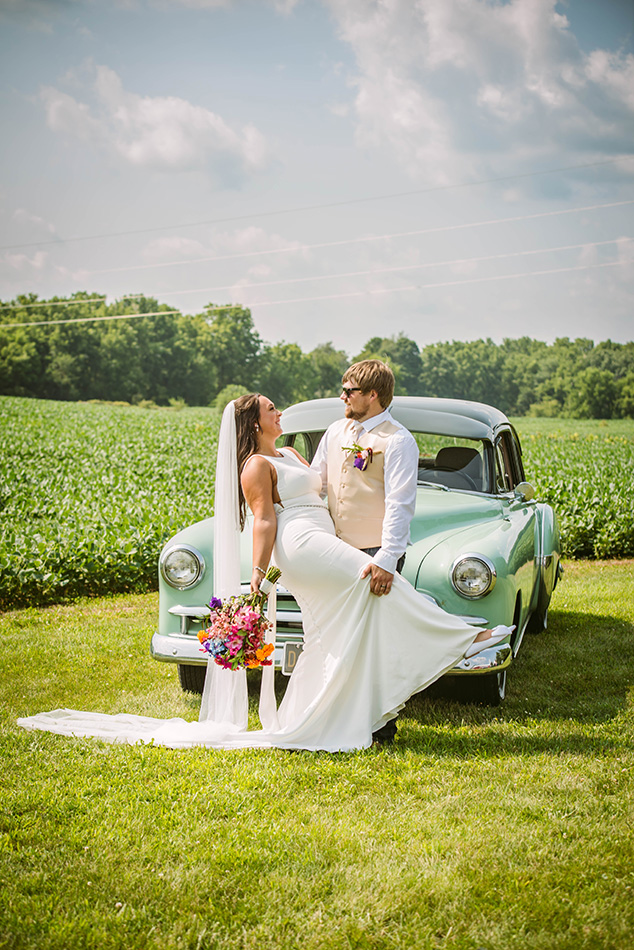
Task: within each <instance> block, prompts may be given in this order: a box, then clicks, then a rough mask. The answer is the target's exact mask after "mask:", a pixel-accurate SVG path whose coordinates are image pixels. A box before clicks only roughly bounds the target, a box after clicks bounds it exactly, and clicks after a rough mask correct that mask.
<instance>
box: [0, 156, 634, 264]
mask: <svg viewBox="0 0 634 950" xmlns="http://www.w3.org/2000/svg"><path fill="white" fill-rule="evenodd" d="M632 158H634V156H633V155H623V156H621V157H620V158H612V159H608V160H606V161H602V162H586V163H584V164H582V165H566V166H562V167H560V168H546V169H544V170H543V171H538V172H522V173H520V174H518V175H501V176H499V177H498V178H482V179H480V180H478V181H467V182H457V183H455V184H450V185H435V186H434V187H432V188H418V189H415V190H414V191H401V192H395V193H393V194H388V195H373V196H368V197H365V198H349V199H347V200H346V201H332V202H328V203H325V204H316V205H304V206H303V207H296V208H283V209H279V210H277V211H259V212H258V211H255V212H251V213H249V214H241V215H233V216H231V217H225V218H209V219H207V220H205V221H191V222H188V223H185V224H165V225H161V226H158V227H155V228H137V229H133V230H129V231H109V232H105V233H103V234H83V235H76V236H74V237H69V238H57V239H52V240H49V241H31V242H29V243H25V244H3V245H0V250H14V249H17V248H23V247H43V246H45V245H49V244H68V243H70V242H75V241H97V240H101V239H102V238H111V237H127V236H130V235H134V234H155V233H157V232H158V231H174V230H179V229H183V228H198V227H203V226H205V225H209V224H227V223H229V222H231V221H245V220H251V219H253V218H271V217H276V216H280V215H285V214H297V213H299V212H305V211H319V210H322V209H326V208H343V207H347V206H350V205H356V204H364V203H366V202H370V201H388V200H391V199H393V198H410V197H413V196H414V195H425V194H430V193H431V192H435V191H449V190H451V189H452V188H472V187H475V186H478V185H491V184H495V183H497V182H503V181H518V180H519V179H522V178H536V177H539V176H541V175H554V174H557V173H558V172H567V171H577V170H582V169H584V168H597V167H599V166H602V165H616V164H618V163H619V162H622V161H630V160H631V159H632Z"/></svg>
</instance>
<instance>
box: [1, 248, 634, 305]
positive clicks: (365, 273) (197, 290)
mask: <svg viewBox="0 0 634 950" xmlns="http://www.w3.org/2000/svg"><path fill="white" fill-rule="evenodd" d="M620 240H631V238H629V237H625V236H624V237H620V238H611V239H610V240H608V241H586V242H584V243H581V244H564V245H559V246H557V247H542V248H537V249H536V250H531V251H510V252H508V253H506V254H488V255H485V256H483V257H462V258H455V259H454V260H450V261H426V262H425V263H422V264H401V265H398V266H395V267H376V268H371V269H370V270H358V271H347V272H339V273H335V274H317V275H315V276H311V277H289V278H284V279H282V280H263V281H253V282H251V283H248V284H238V283H236V282H235V281H234V283H232V284H221V285H219V286H217V287H194V288H187V289H185V290H161V291H149V292H147V293H142V294H125V295H124V296H123V299H124V300H139V299H142V298H144V297H158V296H163V297H172V296H174V295H177V296H184V295H185V294H203V293H217V292H218V291H221V290H250V289H251V288H253V287H277V286H280V285H282V286H284V285H286V284H305V283H309V282H310V281H316V280H336V279H337V278H347V277H370V276H373V275H375V274H394V273H399V272H401V271H409V270H422V269H428V268H430V267H450V266H456V265H459V264H460V265H464V264H480V263H483V262H485V261H499V260H505V259H507V258H510V257H531V256H534V255H535V254H555V253H557V252H559V251H576V250H580V249H584V250H585V249H587V248H594V247H605V246H606V245H608V244H616V243H617V242H618V241H620ZM105 300H106V298H105V296H100V297H91V298H88V299H85V298H84V299H80V300H60V301H45V300H43V301H39V302H37V303H32V304H24V305H23V306H21V305H20V304H12V305H9V306H6V307H0V312H2V311H4V310H28V309H31V308H34V307H64V306H66V307H74V306H78V305H80V304H92V303H94V304H103V303H105Z"/></svg>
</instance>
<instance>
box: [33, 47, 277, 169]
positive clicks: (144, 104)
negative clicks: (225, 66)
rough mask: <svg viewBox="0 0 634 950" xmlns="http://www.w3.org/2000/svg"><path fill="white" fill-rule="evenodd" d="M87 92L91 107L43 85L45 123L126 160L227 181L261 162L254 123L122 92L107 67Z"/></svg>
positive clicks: (263, 152) (263, 151) (263, 149)
mask: <svg viewBox="0 0 634 950" xmlns="http://www.w3.org/2000/svg"><path fill="white" fill-rule="evenodd" d="M90 93H91V94H92V98H93V100H94V105H93V106H91V105H89V104H87V103H86V102H80V101H78V100H77V99H75V98H73V97H72V96H70V95H68V94H67V93H65V92H62V91H61V90H59V89H57V88H54V87H51V86H49V87H46V88H43V89H42V90H41V93H40V96H41V99H42V101H43V102H44V105H45V108H46V115H47V122H48V125H49V128H51V129H52V130H53V131H55V132H61V133H64V134H66V135H69V136H75V137H77V138H80V139H83V140H85V141H89V142H91V143H92V144H94V145H95V146H98V147H100V148H102V149H108V150H112V151H114V152H115V153H116V154H117V155H118V156H119V157H120V158H122V159H123V160H124V161H126V162H128V163H129V164H131V165H136V166H139V167H143V168H155V169H158V170H163V171H165V170H176V171H188V170H192V169H196V170H202V171H207V172H212V173H213V174H214V175H215V176H216V177H217V178H219V179H220V180H221V181H222V182H223V183H225V184H229V185H235V184H237V183H238V182H239V181H240V180H241V179H243V178H244V177H245V176H246V175H248V174H251V173H253V172H255V171H257V170H258V169H260V168H262V167H263V166H264V165H265V164H266V162H267V159H268V155H267V146H266V142H265V140H264V137H263V136H262V134H261V133H260V132H259V131H258V129H256V128H255V126H253V125H245V126H243V127H242V128H240V129H236V128H233V127H232V126H231V125H229V124H228V123H227V122H226V121H225V120H224V119H223V118H222V117H221V116H219V115H217V114H216V113H214V112H211V111H210V110H209V109H206V108H204V107H202V106H196V105H193V104H192V103H191V102H188V101H187V100H185V99H180V98H177V97H176V96H155V97H151V96H140V95H138V94H136V93H132V92H128V91H127V90H126V89H124V87H123V83H122V82H121V79H120V78H119V76H118V75H117V74H116V73H115V72H114V70H112V69H109V68H108V67H107V66H98V67H96V68H95V70H94V82H93V83H92V88H91V90H90Z"/></svg>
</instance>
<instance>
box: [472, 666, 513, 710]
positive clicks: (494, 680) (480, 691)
mask: <svg viewBox="0 0 634 950" xmlns="http://www.w3.org/2000/svg"><path fill="white" fill-rule="evenodd" d="M505 696H506V670H501V671H500V672H499V673H487V674H486V675H482V676H474V677H472V678H470V681H469V684H468V694H467V697H466V698H468V699H469V700H470V702H472V703H480V704H481V705H483V706H499V705H500V703H502V702H504V697H505Z"/></svg>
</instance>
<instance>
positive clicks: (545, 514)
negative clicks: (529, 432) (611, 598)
mask: <svg viewBox="0 0 634 950" xmlns="http://www.w3.org/2000/svg"><path fill="white" fill-rule="evenodd" d="M391 408H392V414H393V416H394V418H395V419H397V420H398V421H399V422H401V423H402V424H403V425H405V426H407V428H408V429H409V430H410V431H411V432H412V433H413V434H414V436H415V438H416V440H417V442H418V446H419V451H420V458H419V464H418V498H417V504H416V513H415V515H414V519H413V521H412V525H411V542H412V543H411V546H410V547H408V549H407V557H406V559H405V567H404V569H403V575H404V577H406V578H407V580H409V581H410V583H411V584H413V585H414V587H416V589H417V590H418V591H420V592H421V594H424V595H425V596H427V597H429V598H431V599H433V600H434V601H436V603H438V604H439V605H440V606H441V607H443V609H444V610H447V611H449V612H450V613H453V614H456V615H458V616H460V617H462V618H463V619H465V620H466V621H467V622H469V623H472V624H473V625H474V626H494V625H496V624H506V625H508V626H511V625H514V626H515V633H514V634H513V637H512V638H511V640H510V642H507V643H502V644H499V645H497V646H495V647H492V648H490V649H488V650H483V651H482V652H481V653H478V654H476V656H473V657H471V658H469V659H465V660H462V661H461V662H460V663H458V664H457V665H456V666H455V667H454V668H453V669H452V670H451V671H450V673H448V674H446V675H447V676H455V677H461V678H462V681H461V682H462V684H463V686H464V690H463V692H464V694H465V696H469V697H470V698H476V699H479V700H480V701H482V702H486V703H489V704H491V705H497V704H498V703H500V702H501V700H502V699H503V698H504V694H505V690H506V672H507V669H508V667H509V665H510V664H511V662H512V660H513V657H515V656H516V655H517V652H518V650H519V648H520V645H521V643H522V639H523V637H524V633H525V632H526V631H527V630H530V631H539V630H543V629H545V627H546V623H547V616H548V605H549V603H550V599H551V595H552V592H553V590H554V588H555V585H556V584H557V581H558V579H559V577H560V574H561V572H562V566H561V561H560V550H561V548H560V539H559V529H558V525H557V518H556V515H555V513H554V511H553V509H552V508H551V507H550V506H549V505H547V504H543V503H540V502H537V501H535V499H534V497H533V496H534V490H533V488H532V486H531V485H530V484H528V482H527V481H526V480H525V476H524V468H523V465H522V451H521V447H520V442H519V438H518V436H517V433H516V432H515V430H514V428H513V426H512V425H511V424H510V422H509V421H508V419H507V418H506V416H505V415H504V414H503V413H501V412H500V411H499V410H497V409H494V408H492V407H491V406H486V405H483V404H482V403H475V402H466V401H464V400H459V399H431V398H423V397H416V396H397V397H396V398H395V399H394V402H393V404H392V407H391ZM343 411H344V406H343V403H342V402H341V401H340V400H339V399H315V400H311V401H310V402H304V403H299V404H298V405H295V406H291V407H290V408H289V409H287V410H286V411H285V412H284V413H283V415H282V427H283V432H284V434H283V435H282V436H281V438H280V444H281V445H292V446H294V447H295V448H296V449H297V450H298V451H299V452H301V453H302V455H304V457H305V458H307V459H309V460H310V459H311V458H312V457H313V455H314V453H315V450H316V448H317V445H318V444H319V440H320V439H321V437H322V435H323V433H324V431H325V429H326V428H327V427H328V426H329V425H330V423H331V422H334V421H335V420H336V419H339V418H341V417H342V415H343ZM212 561H213V519H212V518H207V519H205V520H204V521H199V522H198V523H197V524H194V525H191V526H190V527H188V528H185V529H184V530H183V531H180V532H179V533H178V534H177V535H175V536H174V537H173V538H171V539H170V540H169V541H168V543H167V544H166V545H165V547H164V549H163V551H162V553H161V556H160V560H159V591H160V599H159V625H158V631H157V632H156V633H155V634H154V637H153V638H152V647H151V649H152V655H153V656H154V657H155V659H157V660H162V661H164V662H168V663H176V664H178V672H179V677H180V682H181V685H182V687H183V689H187V690H192V691H194V692H200V691H202V686H203V681H204V675H205V669H206V663H207V660H206V654H204V653H202V652H201V651H200V649H199V647H200V644H199V641H198V638H197V633H198V631H199V630H200V627H201V622H202V619H203V618H204V616H205V613H208V609H207V607H206V604H207V603H208V601H209V600H210V598H211V596H212V594H213V589H212V582H213V571H212ZM250 576H251V533H250V531H249V526H248V525H247V527H246V528H245V531H244V534H243V544H242V578H243V581H244V585H243V589H244V590H245V591H246V590H248V582H249V578H250ZM283 581H284V578H283V577H282V578H281V585H283ZM301 650H302V618H301V612H300V610H299V608H298V606H297V604H296V602H295V600H294V599H293V597H292V596H291V595H290V594H289V593H288V591H286V590H285V589H284V587H283V586H280V587H279V593H278V607H277V638H276V651H275V664H276V666H277V667H279V668H280V669H281V670H282V671H283V672H284V673H286V674H290V672H292V669H293V666H294V664H295V661H296V660H297V657H298V656H299V653H300V652H301Z"/></svg>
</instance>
